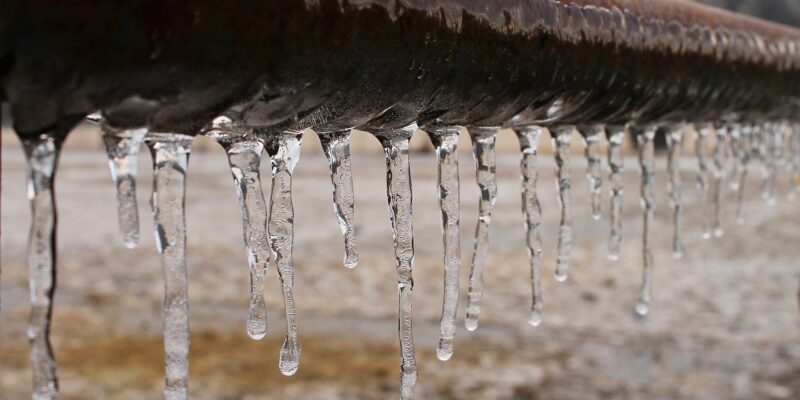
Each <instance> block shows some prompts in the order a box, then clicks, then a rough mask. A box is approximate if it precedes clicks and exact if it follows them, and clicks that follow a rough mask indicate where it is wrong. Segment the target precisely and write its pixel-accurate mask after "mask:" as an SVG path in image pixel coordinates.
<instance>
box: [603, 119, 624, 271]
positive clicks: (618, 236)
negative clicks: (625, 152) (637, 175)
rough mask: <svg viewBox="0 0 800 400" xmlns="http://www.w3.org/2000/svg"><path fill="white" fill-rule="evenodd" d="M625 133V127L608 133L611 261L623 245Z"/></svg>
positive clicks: (609, 248) (616, 258) (616, 257)
mask: <svg viewBox="0 0 800 400" xmlns="http://www.w3.org/2000/svg"><path fill="white" fill-rule="evenodd" d="M625 131H626V129H625V127H624V126H609V127H608V128H607V132H606V134H607V137H608V165H609V167H610V170H611V172H610V174H609V178H608V180H609V184H610V185H611V233H610V235H609V237H608V258H609V259H610V260H618V259H619V251H620V246H621V245H622V203H623V200H624V199H623V194H624V189H625V180H624V175H623V173H624V167H625V164H624V158H623V156H622V142H623V140H625Z"/></svg>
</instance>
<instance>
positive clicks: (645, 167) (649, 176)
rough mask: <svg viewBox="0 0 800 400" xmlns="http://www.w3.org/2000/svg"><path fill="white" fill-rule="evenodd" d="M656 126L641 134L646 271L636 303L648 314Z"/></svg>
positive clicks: (643, 232) (643, 253)
mask: <svg viewBox="0 0 800 400" xmlns="http://www.w3.org/2000/svg"><path fill="white" fill-rule="evenodd" d="M655 134H656V131H655V128H645V129H644V131H643V132H641V133H640V134H639V136H638V137H637V139H638V140H639V165H640V167H641V178H642V186H641V196H642V208H643V210H644V227H643V231H642V259H643V262H644V273H643V274H642V288H641V291H640V292H639V301H638V302H637V303H636V314H638V315H639V316H642V317H644V316H646V315H647V314H648V313H649V312H650V301H651V299H652V291H653V267H654V265H653V249H652V243H651V242H652V238H651V234H652V232H651V229H652V227H653V217H654V212H655V208H656V205H655V195H654V193H653V178H654V176H653V173H654V171H655V155H654V152H655V149H654V147H655V146H654V140H653V139H654V138H655Z"/></svg>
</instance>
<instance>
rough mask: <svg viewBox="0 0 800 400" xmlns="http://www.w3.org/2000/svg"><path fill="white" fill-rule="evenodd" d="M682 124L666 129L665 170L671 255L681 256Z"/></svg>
mask: <svg viewBox="0 0 800 400" xmlns="http://www.w3.org/2000/svg"><path fill="white" fill-rule="evenodd" d="M684 129H685V127H684V125H682V124H680V125H675V126H671V127H669V128H668V129H667V131H666V134H667V149H668V153H667V170H668V175H669V197H670V203H671V204H672V210H673V211H672V224H673V233H672V255H673V256H674V257H675V258H677V259H680V258H683V240H682V239H681V229H682V226H683V221H682V219H683V191H682V188H681V144H682V142H683V132H684Z"/></svg>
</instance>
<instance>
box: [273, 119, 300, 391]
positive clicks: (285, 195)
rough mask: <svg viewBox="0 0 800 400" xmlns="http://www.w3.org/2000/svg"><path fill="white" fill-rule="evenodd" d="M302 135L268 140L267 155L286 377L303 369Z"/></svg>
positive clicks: (285, 134)
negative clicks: (296, 201)
mask: <svg viewBox="0 0 800 400" xmlns="http://www.w3.org/2000/svg"><path fill="white" fill-rule="evenodd" d="M301 139H302V132H295V131H287V132H282V133H277V134H275V135H274V136H273V137H270V138H267V140H268V144H267V146H266V147H267V152H268V153H269V154H270V159H271V160H272V193H271V194H270V200H269V201H270V205H269V209H270V212H269V223H268V224H269V241H270V246H271V247H272V252H273V253H274V254H275V263H276V265H277V269H278V276H279V277H280V280H281V290H282V291H283V303H284V307H285V308H286V339H285V340H284V342H283V347H281V355H280V359H279V362H278V367H279V368H280V371H281V373H282V374H284V375H286V376H291V375H294V374H295V373H296V372H297V370H298V369H299V368H300V338H299V336H298V333H297V310H296V308H295V304H294V293H293V290H292V288H293V286H294V263H293V261H292V247H293V245H294V205H293V204H292V173H293V172H294V168H295V166H296V165H297V162H298V161H300V140H301Z"/></svg>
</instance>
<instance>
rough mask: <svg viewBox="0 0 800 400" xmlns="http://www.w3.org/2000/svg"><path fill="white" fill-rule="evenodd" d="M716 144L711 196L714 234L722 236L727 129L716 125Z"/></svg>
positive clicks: (727, 148)
mask: <svg viewBox="0 0 800 400" xmlns="http://www.w3.org/2000/svg"><path fill="white" fill-rule="evenodd" d="M714 135H715V138H716V144H715V146H716V147H715V148H714V170H713V171H714V187H713V191H712V192H711V193H712V197H713V200H714V236H716V237H722V235H723V234H724V230H723V229H722V201H723V199H724V197H725V192H724V190H725V188H724V185H725V178H726V175H727V162H728V150H729V147H728V129H727V127H717V128H716V129H714Z"/></svg>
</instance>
